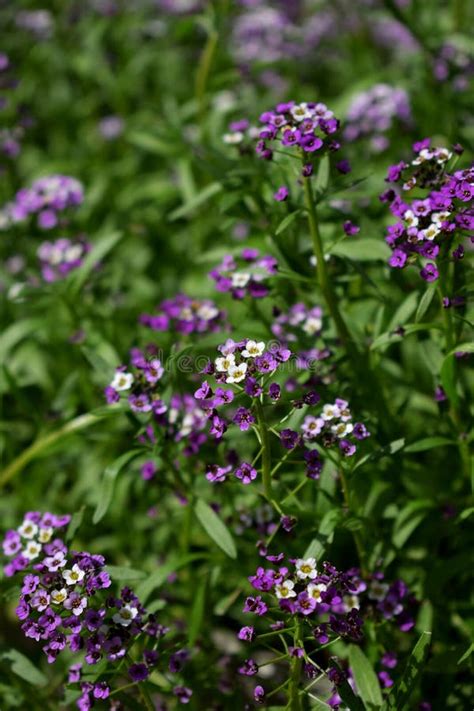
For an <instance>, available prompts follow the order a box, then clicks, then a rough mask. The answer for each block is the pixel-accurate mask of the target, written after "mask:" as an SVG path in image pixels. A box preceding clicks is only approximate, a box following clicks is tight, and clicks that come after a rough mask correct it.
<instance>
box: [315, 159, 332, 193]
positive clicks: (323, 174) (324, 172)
mask: <svg viewBox="0 0 474 711" xmlns="http://www.w3.org/2000/svg"><path fill="white" fill-rule="evenodd" d="M329 168H330V165H329V156H328V155H325V156H323V157H322V158H321V159H320V160H319V166H318V172H317V173H316V181H315V186H314V187H315V190H316V192H317V193H318V194H321V193H324V192H325V191H326V190H327V187H328V185H329Z"/></svg>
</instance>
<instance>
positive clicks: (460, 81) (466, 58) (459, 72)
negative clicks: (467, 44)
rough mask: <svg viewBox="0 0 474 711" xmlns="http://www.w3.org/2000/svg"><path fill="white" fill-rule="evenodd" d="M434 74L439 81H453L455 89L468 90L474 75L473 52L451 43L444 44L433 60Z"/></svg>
mask: <svg viewBox="0 0 474 711" xmlns="http://www.w3.org/2000/svg"><path fill="white" fill-rule="evenodd" d="M433 75H434V77H435V79H436V80H437V81H439V82H449V83H451V84H452V86H453V89H454V90H455V91H459V92H464V91H467V90H468V89H469V87H470V86H471V82H472V78H473V76H474V59H473V56H472V53H471V54H469V53H468V52H466V51H465V50H464V49H462V48H461V47H457V46H456V45H454V44H451V43H445V44H443V46H442V47H441V48H440V50H439V52H438V53H437V55H436V56H435V58H434V60H433Z"/></svg>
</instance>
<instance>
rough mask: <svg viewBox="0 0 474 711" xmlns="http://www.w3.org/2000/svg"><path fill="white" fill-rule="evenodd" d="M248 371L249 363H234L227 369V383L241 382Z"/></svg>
mask: <svg viewBox="0 0 474 711" xmlns="http://www.w3.org/2000/svg"><path fill="white" fill-rule="evenodd" d="M246 373H247V363H241V364H240V365H232V366H231V367H230V368H229V370H228V371H227V378H226V383H240V382H241V381H242V380H244V378H245V375H246Z"/></svg>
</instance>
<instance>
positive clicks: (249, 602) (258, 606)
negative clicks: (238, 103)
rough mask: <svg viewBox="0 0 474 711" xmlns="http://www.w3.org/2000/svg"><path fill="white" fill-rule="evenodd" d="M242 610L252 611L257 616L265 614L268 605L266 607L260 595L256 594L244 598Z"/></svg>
mask: <svg viewBox="0 0 474 711" xmlns="http://www.w3.org/2000/svg"><path fill="white" fill-rule="evenodd" d="M243 611H244V612H254V613H255V614H256V615H258V616H259V617H262V615H265V614H266V613H267V611H268V607H267V605H266V603H265V602H263V600H262V598H261V597H260V595H257V596H256V597H248V598H247V599H246V600H245V604H244V610H243Z"/></svg>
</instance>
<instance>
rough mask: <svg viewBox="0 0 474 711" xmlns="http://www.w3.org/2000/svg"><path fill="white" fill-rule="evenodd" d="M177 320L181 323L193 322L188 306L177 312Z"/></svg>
mask: <svg viewBox="0 0 474 711" xmlns="http://www.w3.org/2000/svg"><path fill="white" fill-rule="evenodd" d="M179 318H180V319H182V320H183V321H192V320H193V310H192V309H191V308H190V307H189V306H184V307H183V308H182V309H181V311H180V312H179Z"/></svg>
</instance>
